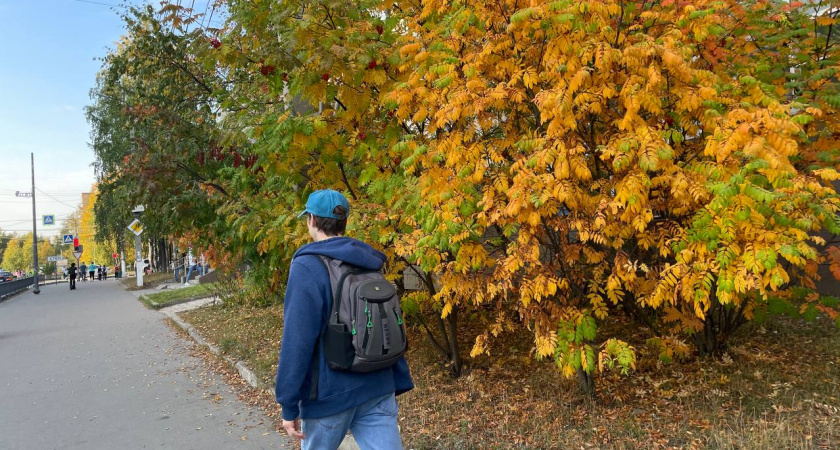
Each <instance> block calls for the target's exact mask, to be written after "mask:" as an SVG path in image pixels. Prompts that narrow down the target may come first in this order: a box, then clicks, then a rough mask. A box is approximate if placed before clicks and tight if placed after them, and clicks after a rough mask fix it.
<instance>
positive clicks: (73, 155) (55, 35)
mask: <svg viewBox="0 0 840 450" xmlns="http://www.w3.org/2000/svg"><path fill="white" fill-rule="evenodd" d="M100 3H110V1H109V0H103V1H102V2H100ZM114 3H116V1H115V2H114ZM138 3H139V2H138ZM0 23H2V24H3V25H2V26H0V43H2V44H0V229H3V230H6V231H12V232H17V233H18V234H22V233H25V232H28V231H32V200H31V199H29V198H18V197H16V196H15V192H16V191H25V192H29V191H31V190H32V169H31V164H30V161H31V156H30V155H31V154H34V155H35V200H36V206H37V208H36V217H37V219H38V222H39V223H38V236H39V237H41V236H54V235H56V234H58V233H59V232H60V229H61V220H62V219H63V218H65V217H67V215H68V214H70V213H71V212H73V211H74V210H75V209H76V207H77V206H78V205H79V204H80V203H81V193H82V192H89V191H90V187H91V185H92V184H93V183H94V181H95V176H94V169H93V167H92V163H93V161H94V156H93V152H92V150H91V149H90V147H89V146H88V136H89V134H90V127H89V126H88V124H87V121H86V120H85V115H84V108H85V106H86V105H88V104H89V103H90V96H89V93H90V90H91V88H93V86H94V85H95V82H96V73H97V72H98V71H99V69H100V68H101V61H99V60H98V58H102V57H104V56H105V55H106V54H107V52H108V49H109V48H114V47H115V46H116V45H115V43H116V41H117V40H118V39H119V38H120V36H121V35H122V34H123V31H124V28H123V24H122V20H121V19H120V17H119V15H118V14H117V12H116V11H115V10H114V9H113V8H112V7H109V6H106V5H102V4H94V3H87V2H82V1H78V0H0ZM45 214H52V215H55V218H56V221H57V223H56V225H53V226H44V225H42V224H41V221H42V217H41V216H42V215H45Z"/></svg>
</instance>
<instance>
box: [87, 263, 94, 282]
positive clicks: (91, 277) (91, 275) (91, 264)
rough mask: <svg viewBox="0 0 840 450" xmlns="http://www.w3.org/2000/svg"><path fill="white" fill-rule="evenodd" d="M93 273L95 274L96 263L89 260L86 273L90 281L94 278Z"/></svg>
mask: <svg viewBox="0 0 840 450" xmlns="http://www.w3.org/2000/svg"><path fill="white" fill-rule="evenodd" d="M95 274H96V263H94V262H93V261H91V262H90V265H89V266H88V275H90V281H93V280H95V279H96V278H95V276H96V275H95Z"/></svg>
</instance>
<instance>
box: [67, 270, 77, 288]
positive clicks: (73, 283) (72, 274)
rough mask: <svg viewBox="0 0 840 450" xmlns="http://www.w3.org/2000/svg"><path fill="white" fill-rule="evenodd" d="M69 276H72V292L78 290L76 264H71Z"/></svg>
mask: <svg viewBox="0 0 840 450" xmlns="http://www.w3.org/2000/svg"><path fill="white" fill-rule="evenodd" d="M67 274H68V275H69V276H70V290H71V291H72V290H73V289H76V263H72V264H70V268H69V269H67Z"/></svg>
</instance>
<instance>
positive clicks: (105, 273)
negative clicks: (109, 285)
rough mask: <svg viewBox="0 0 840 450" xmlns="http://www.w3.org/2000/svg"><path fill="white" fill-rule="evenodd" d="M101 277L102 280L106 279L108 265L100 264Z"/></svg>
mask: <svg viewBox="0 0 840 450" xmlns="http://www.w3.org/2000/svg"><path fill="white" fill-rule="evenodd" d="M102 279H103V280H107V279H108V267H107V266H102Z"/></svg>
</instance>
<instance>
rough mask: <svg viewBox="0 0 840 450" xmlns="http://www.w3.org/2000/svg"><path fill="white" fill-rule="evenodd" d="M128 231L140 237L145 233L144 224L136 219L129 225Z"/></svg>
mask: <svg viewBox="0 0 840 450" xmlns="http://www.w3.org/2000/svg"><path fill="white" fill-rule="evenodd" d="M128 229H129V230H131V232H132V233H134V235H135V236H140V233H142V232H143V222H140V220H139V219H134V220H132V221H131V223H130V224H128Z"/></svg>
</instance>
